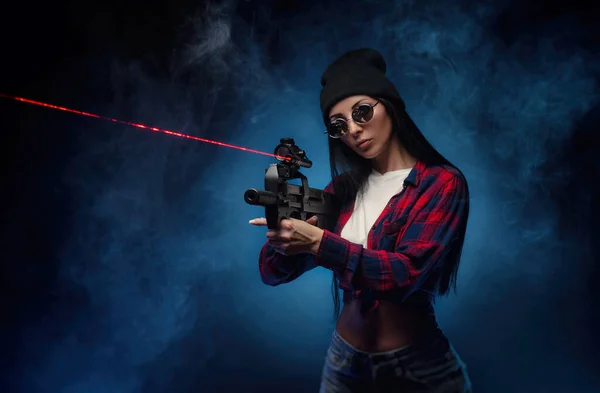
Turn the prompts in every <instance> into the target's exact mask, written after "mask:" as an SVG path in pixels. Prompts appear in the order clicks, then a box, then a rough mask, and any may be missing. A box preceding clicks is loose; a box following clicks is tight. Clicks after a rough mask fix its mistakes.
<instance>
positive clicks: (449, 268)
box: [328, 99, 468, 319]
mask: <svg viewBox="0 0 600 393" xmlns="http://www.w3.org/2000/svg"><path fill="white" fill-rule="evenodd" d="M379 101H380V102H381V103H382V104H383V105H384V106H385V109H386V111H387V113H388V115H389V116H390V118H391V120H392V133H393V136H394V137H396V138H398V141H399V142H400V144H401V146H402V147H404V148H405V149H406V151H407V152H408V153H409V154H410V155H411V156H413V157H414V158H416V159H417V160H419V161H422V162H424V163H425V164H426V165H446V166H450V167H452V168H455V169H456V170H457V171H459V172H460V170H459V169H458V168H457V167H456V166H455V165H453V164H452V163H451V162H450V161H448V160H447V159H446V158H445V157H444V156H442V154H440V152H438V151H437V150H436V149H435V148H434V147H433V146H432V145H431V143H429V141H428V140H427V138H425V136H424V135H423V133H421V131H420V130H419V128H418V127H417V125H416V124H415V123H414V121H413V120H412V119H411V118H410V116H409V115H408V113H406V110H405V109H404V105H402V104H401V103H394V102H391V101H388V100H385V99H379ZM328 139H329V164H330V166H331V178H332V179H336V178H337V179H336V181H335V182H334V183H333V192H334V195H335V197H336V200H337V202H338V206H337V207H338V208H341V207H342V206H344V205H346V204H347V203H350V202H351V201H353V200H354V199H355V198H356V195H357V193H358V191H359V190H360V189H361V188H362V187H363V185H364V184H365V182H366V181H367V178H368V177H369V174H370V173H371V171H372V164H371V160H369V159H366V158H363V157H361V156H360V155H358V154H357V153H356V152H354V151H353V150H352V149H351V148H349V147H348V146H347V145H346V144H344V143H343V142H342V141H341V140H340V139H333V138H328ZM461 175H462V172H461ZM467 203H468V188H467ZM336 213H338V214H339V211H338V212H336ZM467 214H468V207H467ZM465 232H466V220H465V225H463V228H461V229H460V233H459V235H460V236H461V239H460V241H459V244H460V245H459V248H458V250H457V252H456V253H454V254H452V255H453V256H455V258H454V259H453V260H452V259H451V260H447V261H446V263H445V264H444V266H443V267H442V271H441V277H440V284H439V294H440V295H446V294H448V293H449V292H450V290H451V289H454V290H456V279H457V275H458V265H459V263H460V257H461V254H462V244H463V241H462V240H463V239H464V236H465ZM338 285H339V283H338V280H337V278H336V276H335V274H334V275H333V279H332V281H331V291H332V296H333V306H334V310H333V312H334V318H335V319H337V318H338V316H339V314H340V294H339V289H338Z"/></svg>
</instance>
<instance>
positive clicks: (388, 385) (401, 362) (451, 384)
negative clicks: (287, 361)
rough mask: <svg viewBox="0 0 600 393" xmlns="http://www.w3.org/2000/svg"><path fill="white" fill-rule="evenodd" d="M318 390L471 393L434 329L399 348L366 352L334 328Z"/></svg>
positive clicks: (458, 364)
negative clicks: (354, 345)
mask: <svg viewBox="0 0 600 393" xmlns="http://www.w3.org/2000/svg"><path fill="white" fill-rule="evenodd" d="M319 392H320V393H359V392H360V393H362V392H365V393H366V392H369V393H426V392H427V393H471V381H470V380H469V377H468V375H467V371H466V366H465V365H464V363H463V362H462V361H461V359H460V358H459V356H458V354H457V353H456V351H455V350H454V348H452V345H450V343H449V342H448V340H447V339H446V337H445V336H444V335H443V334H442V332H441V331H440V330H439V329H438V330H437V331H436V332H435V333H434V334H433V335H431V336H428V337H427V338H426V339H424V340H420V341H419V342H417V343H414V344H411V345H408V346H406V347H403V348H399V349H395V350H391V351H387V352H380V353H368V352H364V351H360V350H358V349H356V348H354V347H352V346H351V345H350V344H348V343H347V342H346V341H345V340H344V339H343V338H341V337H340V336H339V335H338V333H337V332H334V334H333V337H332V339H331V344H330V346H329V349H328V350H327V356H326V358H325V365H324V367H323V374H322V377H321V388H320V390H319Z"/></svg>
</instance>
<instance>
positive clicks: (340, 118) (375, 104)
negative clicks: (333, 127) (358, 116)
mask: <svg viewBox="0 0 600 393" xmlns="http://www.w3.org/2000/svg"><path fill="white" fill-rule="evenodd" d="M380 102H381V101H377V102H375V103H374V104H370V103H368V102H361V103H360V104H359V105H356V106H355V107H354V108H352V112H353V113H354V110H355V109H358V108H360V107H361V106H363V105H364V106H369V107H371V109H374V108H375V107H376V106H377V105H378V104H379V103H380ZM373 115H375V111H373ZM350 117H351V118H350V119H347V118H345V117H338V118H336V120H343V121H344V122H345V123H346V130H348V122H350V121H353V122H354V123H356V124H367V123H368V122H370V121H371V120H373V117H371V118H370V119H369V120H367V121H365V122H361V121H356V120H354V119H353V118H352V116H350ZM330 123H331V122H330ZM325 134H327V135H328V136H329V137H330V138H333V139H339V138H341V137H343V136H344V135H346V134H348V131H345V132H344V133H342V134H341V135H340V136H333V135H331V134H330V133H329V130H327V129H325Z"/></svg>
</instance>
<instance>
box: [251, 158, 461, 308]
mask: <svg viewBox="0 0 600 393" xmlns="http://www.w3.org/2000/svg"><path fill="white" fill-rule="evenodd" d="M325 191H327V192H333V187H332V184H331V183H330V184H329V185H328V186H327V187H326V188H325ZM468 208H469V202H468V191H467V185H466V180H465V179H464V177H463V176H462V174H461V173H460V172H459V171H458V170H456V169H454V168H452V167H449V166H431V167H429V166H426V165H425V164H423V163H422V162H417V164H416V165H415V167H414V168H413V170H412V171H411V172H410V174H409V175H408V177H407V178H406V179H405V181H404V187H403V189H402V191H401V192H400V193H398V194H396V195H394V196H393V197H392V198H391V199H390V201H389V203H388V204H387V205H386V207H385V208H384V210H383V212H382V213H381V215H380V217H379V219H378V220H377V221H376V223H375V225H373V227H372V228H371V230H370V231H369V234H368V238H367V247H366V248H365V247H363V245H361V244H356V243H352V242H350V241H348V240H346V239H343V238H342V237H340V233H341V231H342V229H343V228H344V225H346V223H347V222H348V220H349V219H350V216H351V214H352V212H353V211H354V203H350V204H348V206H344V207H343V208H342V210H341V213H340V216H339V218H338V221H337V223H336V225H335V228H334V230H333V232H330V231H328V230H325V231H324V233H323V238H322V240H321V245H320V247H319V250H318V251H317V254H316V255H312V254H298V255H292V256H284V255H281V254H279V253H277V252H276V251H275V250H274V249H273V248H272V247H270V246H269V243H268V242H267V243H265V244H264V246H263V247H262V250H261V252H260V256H259V269H260V275H261V278H262V280H263V282H264V283H265V284H268V285H273V286H275V285H279V284H282V283H286V282H290V281H292V280H294V279H296V278H298V277H299V276H300V275H302V274H304V273H305V272H307V271H308V270H310V269H312V268H314V267H316V266H322V267H325V268H327V269H330V270H332V271H333V272H335V274H336V276H337V277H338V278H339V282H340V288H341V289H343V290H344V291H346V292H352V293H354V295H355V296H356V295H358V294H359V293H360V292H362V291H363V290H371V291H376V292H386V291H394V292H398V293H399V294H401V296H400V297H401V298H402V299H406V297H408V296H409V295H410V294H412V293H414V292H416V291H424V292H426V293H427V294H429V295H432V296H435V295H436V294H437V289H438V288H437V287H438V281H439V274H437V272H439V271H440V269H439V268H440V267H441V266H442V264H443V263H444V260H445V257H446V256H447V255H451V254H454V253H455V252H456V251H457V250H458V248H459V247H458V246H460V245H462V242H463V241H464V239H463V238H462V233H461V232H460V228H461V227H463V226H464V225H466V220H467V216H468ZM450 245H452V247H450Z"/></svg>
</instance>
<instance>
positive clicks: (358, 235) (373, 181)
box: [340, 168, 412, 248]
mask: <svg viewBox="0 0 600 393" xmlns="http://www.w3.org/2000/svg"><path fill="white" fill-rule="evenodd" d="M411 170H412V168H408V169H400V170H397V171H391V172H386V173H384V174H383V175H382V174H381V173H379V172H377V171H375V170H373V171H372V172H371V174H370V175H369V178H368V179H367V182H366V183H365V185H364V188H363V189H362V190H361V191H359V192H358V194H357V195H356V201H355V203H354V211H353V212H352V215H351V216H350V219H349V220H348V222H347V223H346V225H345V226H344V229H342V232H341V234H340V236H341V237H342V238H344V239H346V240H348V241H350V242H352V243H357V244H362V245H363V246H364V247H365V248H366V247H367V236H368V234H369V231H370V230H371V227H372V226H373V224H375V222H376V221H377V219H378V218H379V216H380V215H381V213H382V212H383V209H384V208H385V205H386V204H387V203H388V202H389V201H390V199H391V198H392V197H393V196H394V195H396V194H397V193H399V192H400V191H401V190H402V187H403V184H404V180H405V179H406V177H407V176H408V174H409V173H410V171H411Z"/></svg>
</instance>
